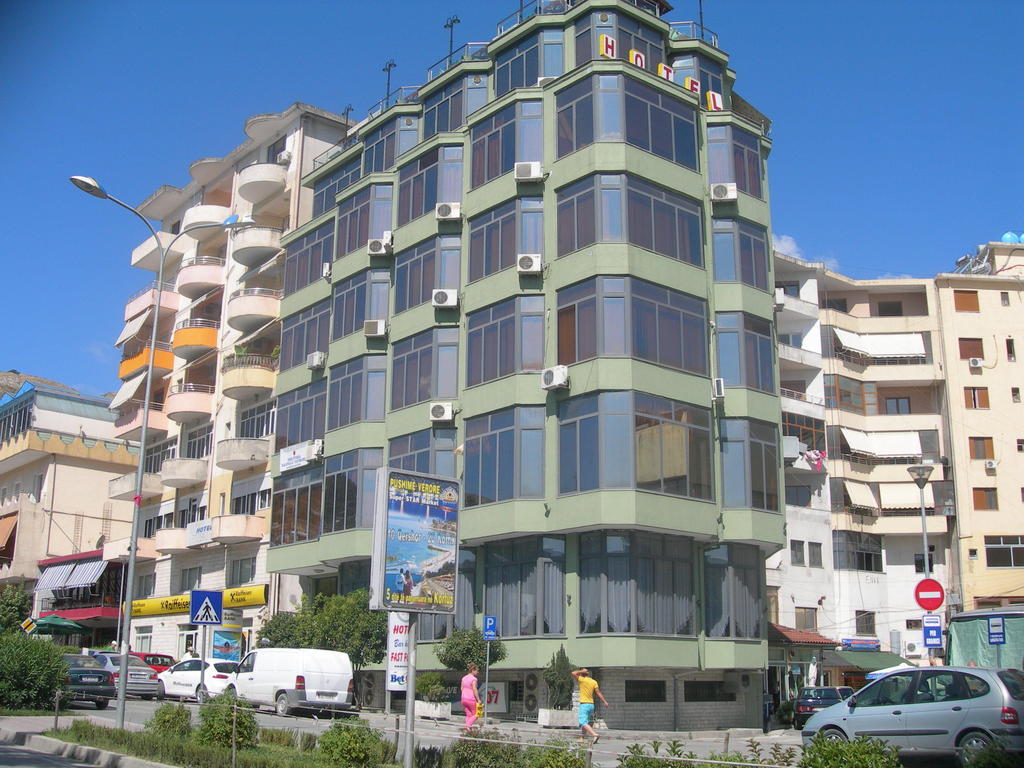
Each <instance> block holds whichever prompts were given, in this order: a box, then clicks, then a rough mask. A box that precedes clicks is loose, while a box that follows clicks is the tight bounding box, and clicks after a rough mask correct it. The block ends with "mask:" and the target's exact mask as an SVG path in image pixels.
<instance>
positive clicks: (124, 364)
mask: <svg viewBox="0 0 1024 768" xmlns="http://www.w3.org/2000/svg"><path fill="white" fill-rule="evenodd" d="M147 365H149V345H146V346H145V347H143V348H142V349H141V350H140V351H139V352H135V353H132V354H128V355H125V356H124V357H123V358H121V365H120V367H119V368H118V371H117V375H118V377H119V378H121V379H130V378H131V377H132V376H134V375H135V374H137V373H139V372H140V371H141V370H142V369H143V368H145V367H146V366H147ZM173 368H174V353H172V352H171V345H170V344H168V343H167V342H165V341H158V342H157V343H156V349H155V350H154V353H153V376H163V375H164V374H165V373H170V372H171V370H173Z"/></svg>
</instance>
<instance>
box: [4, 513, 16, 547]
mask: <svg viewBox="0 0 1024 768" xmlns="http://www.w3.org/2000/svg"><path fill="white" fill-rule="evenodd" d="M17 524H18V515H17V514H13V515H7V516H6V517H0V549H3V548H4V547H6V546H7V542H8V541H9V540H10V538H11V534H12V533H14V528H15V526H17Z"/></svg>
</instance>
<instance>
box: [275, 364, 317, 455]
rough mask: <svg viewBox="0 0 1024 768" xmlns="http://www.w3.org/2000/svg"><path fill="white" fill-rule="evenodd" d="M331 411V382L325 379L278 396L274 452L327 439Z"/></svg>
mask: <svg viewBox="0 0 1024 768" xmlns="http://www.w3.org/2000/svg"><path fill="white" fill-rule="evenodd" d="M326 410H327V379H326V378H321V379H318V380H317V381H314V382H312V383H310V384H307V385H306V386H304V387H299V388H298V389H293V390H292V391H291V392H285V393H284V394H281V395H278V396H277V431H276V432H275V433H274V438H275V441H274V450H275V451H280V450H281V449H282V448H284V447H286V446H289V445H295V444H296V443H303V442H305V441H306V440H319V439H321V438H322V437H323V436H324V424H325V423H326V418H325V415H326Z"/></svg>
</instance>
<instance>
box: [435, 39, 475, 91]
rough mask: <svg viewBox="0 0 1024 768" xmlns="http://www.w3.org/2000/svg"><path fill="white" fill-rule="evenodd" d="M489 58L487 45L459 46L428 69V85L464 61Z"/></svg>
mask: <svg viewBox="0 0 1024 768" xmlns="http://www.w3.org/2000/svg"><path fill="white" fill-rule="evenodd" d="M487 58H488V56H487V43H465V44H464V45H461V46H459V47H458V48H456V49H455V50H454V51H452V52H451V53H450V54H449V55H447V56H445V57H444V58H442V59H441V60H440V61H436V62H434V63H433V64H431V65H430V67H428V68H427V79H426V81H425V82H426V83H429V82H430V81H431V80H433V79H434V78H435V77H438V76H440V75H442V74H444V73H445V72H447V71H448V70H449V69H451V68H452V67H454V66H455V65H456V64H461V63H462V62H464V61H486V60H487Z"/></svg>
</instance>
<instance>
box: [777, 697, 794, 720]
mask: <svg viewBox="0 0 1024 768" xmlns="http://www.w3.org/2000/svg"><path fill="white" fill-rule="evenodd" d="M794 709H795V705H794V704H793V702H792V701H784V702H782V703H781V704H779V708H778V709H777V710H775V718H776V719H777V720H778V721H779V722H780V723H782V724H783V725H789V724H790V723H792V722H793V714H794Z"/></svg>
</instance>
